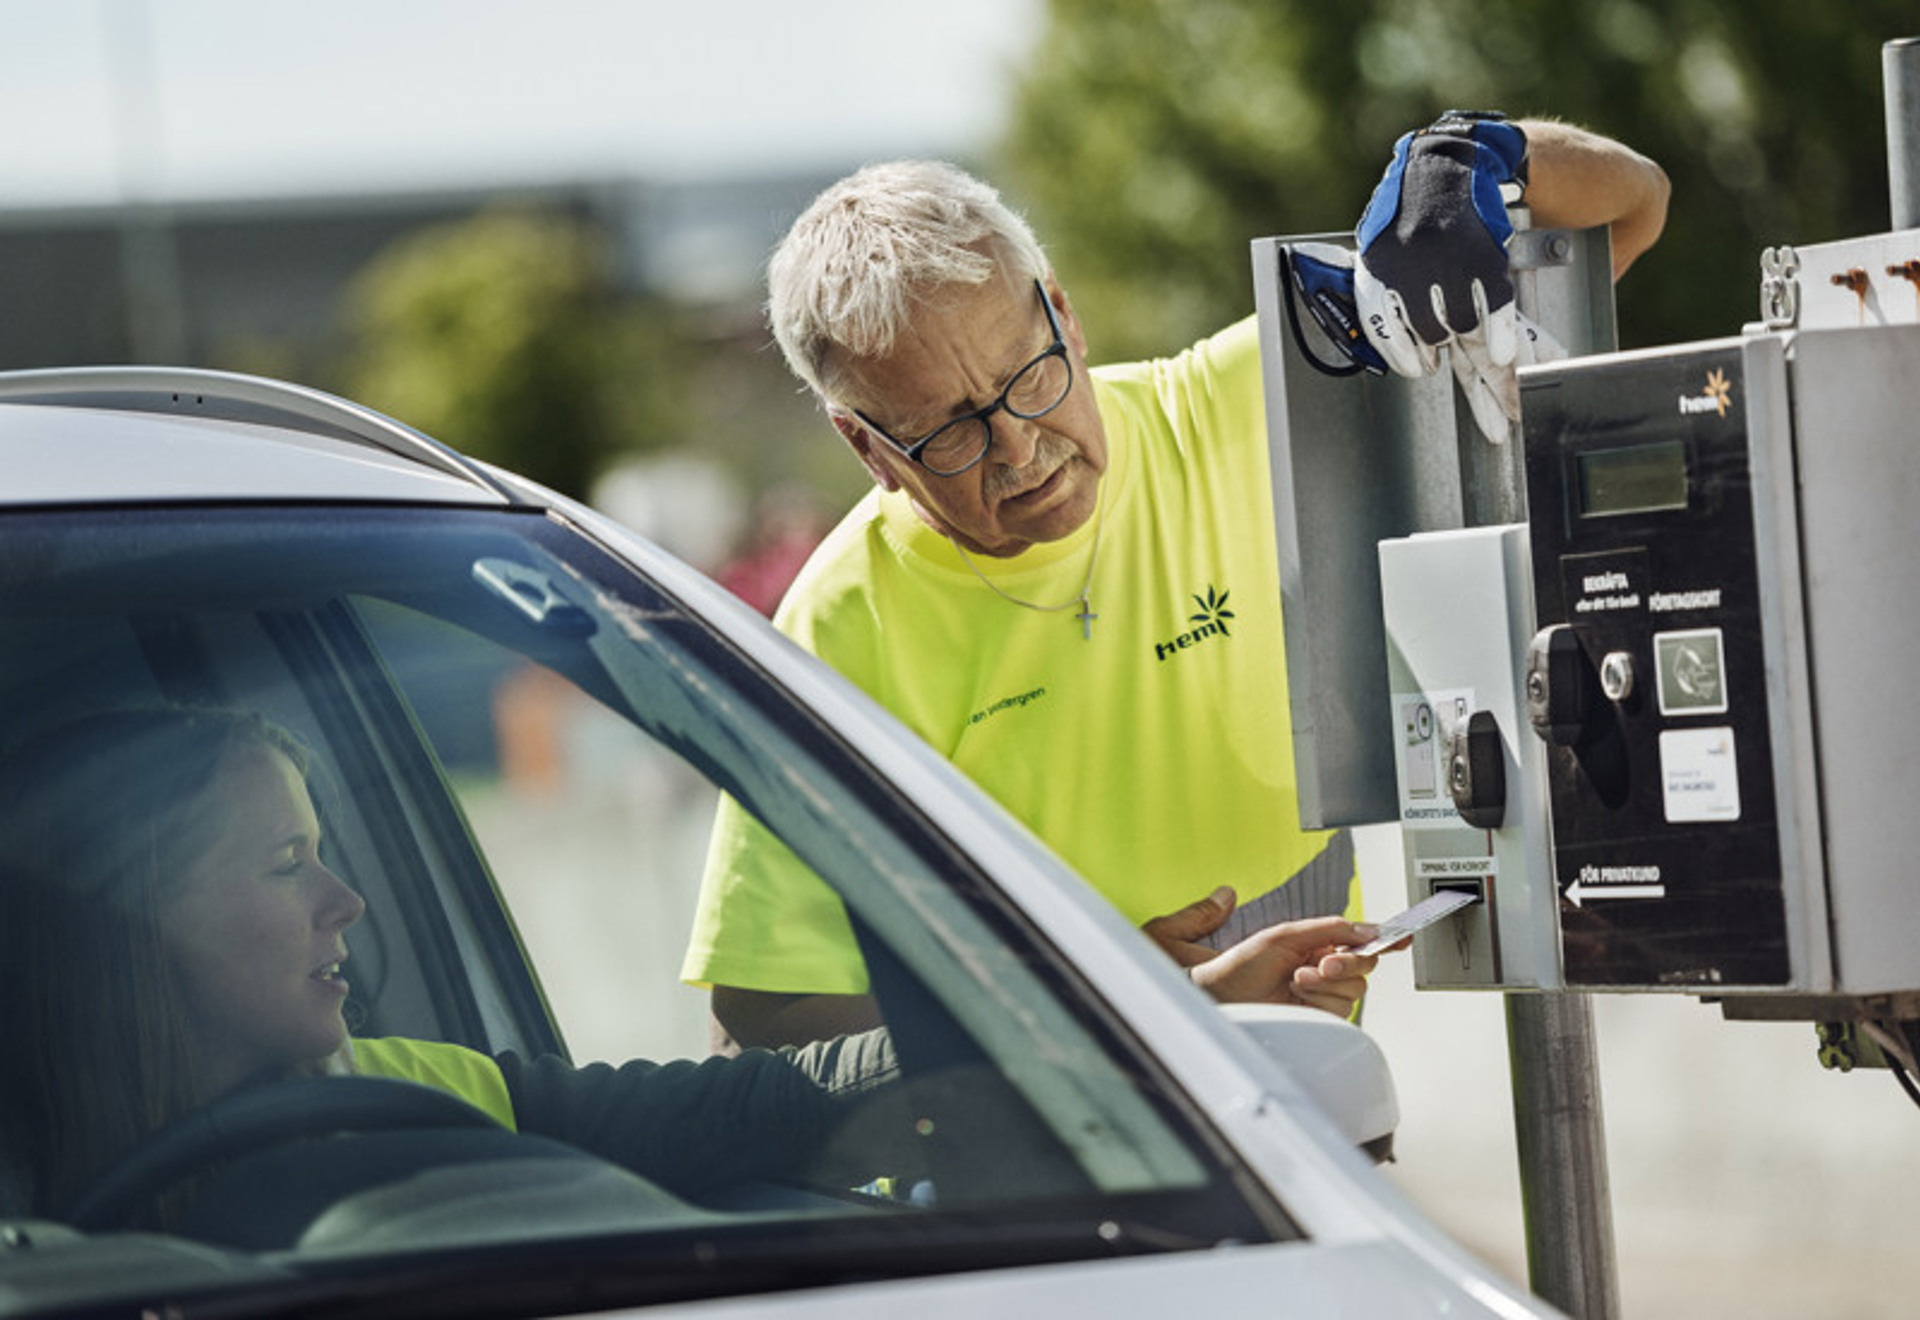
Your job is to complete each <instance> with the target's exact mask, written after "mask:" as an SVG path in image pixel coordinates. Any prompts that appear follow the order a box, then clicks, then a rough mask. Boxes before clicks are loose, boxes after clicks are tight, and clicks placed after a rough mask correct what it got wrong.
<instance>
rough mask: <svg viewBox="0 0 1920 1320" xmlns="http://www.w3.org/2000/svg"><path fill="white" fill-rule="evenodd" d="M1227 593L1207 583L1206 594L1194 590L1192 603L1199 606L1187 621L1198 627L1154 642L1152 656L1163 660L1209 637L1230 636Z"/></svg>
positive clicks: (1230, 613) (1229, 611)
mask: <svg viewBox="0 0 1920 1320" xmlns="http://www.w3.org/2000/svg"><path fill="white" fill-rule="evenodd" d="M1228 594H1229V593H1227V592H1224V591H1216V590H1215V589H1214V587H1213V586H1212V584H1208V586H1207V594H1206V595H1204V596H1202V595H1200V594H1199V593H1198V592H1195V593H1194V597H1193V603H1194V604H1196V605H1198V606H1199V607H1200V608H1199V610H1198V611H1197V612H1196V613H1193V614H1189V615H1188V616H1187V622H1188V623H1194V624H1198V625H1199V627H1197V628H1190V629H1188V630H1187V631H1186V632H1183V633H1181V634H1180V635H1179V636H1178V637H1175V638H1174V639H1173V640H1171V641H1166V642H1156V643H1154V647H1153V655H1154V658H1155V659H1156V660H1163V661H1164V660H1166V659H1167V658H1168V657H1169V656H1173V655H1176V654H1178V653H1179V652H1181V651H1184V650H1187V649H1188V648H1190V647H1194V646H1198V645H1199V644H1200V643H1202V642H1204V641H1206V640H1207V639H1209V638H1212V637H1231V636H1232V635H1233V634H1232V633H1230V632H1228V631H1227V620H1228V619H1231V618H1232V617H1233V611H1232V610H1230V609H1228V608H1227V596H1228Z"/></svg>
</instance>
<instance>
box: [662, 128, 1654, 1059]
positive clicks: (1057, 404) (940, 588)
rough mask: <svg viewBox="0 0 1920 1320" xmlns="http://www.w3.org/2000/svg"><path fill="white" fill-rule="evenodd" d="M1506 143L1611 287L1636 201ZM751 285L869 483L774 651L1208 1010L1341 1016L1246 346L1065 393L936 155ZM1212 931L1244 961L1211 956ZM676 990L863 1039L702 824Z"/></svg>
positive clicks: (835, 908) (1039, 268)
mask: <svg viewBox="0 0 1920 1320" xmlns="http://www.w3.org/2000/svg"><path fill="white" fill-rule="evenodd" d="M1519 127H1521V129H1522V130H1523V131H1524V133H1525V135H1526V142H1527V143H1528V144H1530V147H1531V152H1530V156H1531V184H1530V187H1531V192H1530V194H1529V198H1528V200H1529V202H1530V204H1531V206H1532V208H1533V214H1534V216H1535V218H1536V220H1537V221H1538V222H1539V223H1540V224H1542V225H1546V226H1553V227H1575V228H1584V227H1587V226H1591V225H1596V224H1611V225H1612V226H1613V236H1614V243H1615V255H1616V273H1617V272H1618V271H1621V270H1624V269H1625V267H1626V265H1627V264H1628V263H1630V262H1631V261H1632V259H1633V257H1634V256H1636V255H1638V253H1639V252H1640V251H1642V250H1644V249H1645V248H1646V247H1647V246H1648V245H1650V244H1651V243H1652V241H1653V240H1654V238H1655V237H1657V235H1658V233H1659V230H1660V228H1661V225H1662V223H1663V221H1664V215H1665V199H1666V180H1665V176H1664V175H1663V174H1662V173H1661V172H1660V170H1659V168H1658V167H1657V166H1655V165H1654V164H1653V163H1652V162H1650V161H1647V160H1645V159H1644V158H1642V157H1640V156H1638V155H1636V154H1635V153H1633V152H1631V151H1629V150H1627V149H1626V148H1624V147H1621V146H1619V145H1617V144H1615V143H1612V142H1610V141H1608V140H1606V139H1604V138H1599V137H1595V136H1593V135H1591V134H1588V133H1585V132H1583V131H1581V130H1577V129H1573V128H1570V127H1567V126H1563V125H1557V124H1551V123H1542V122H1530V123H1526V124H1523V125H1520V126H1519ZM1523 177H1524V172H1523ZM769 289H770V309H771V317H772V322H773V329H774V333H775V335H776V337H777V338H778V340H779V342H780V346H781V348H782V350H783V351H784V352H785V354H786V358H787V361H788V363H789V365H790V366H791V367H792V369H793V370H794V372H795V374H796V375H798V376H799V378H800V379H801V380H802V381H803V382H805V384H806V385H807V386H808V387H809V388H810V389H812V390H813V392H814V393H815V394H816V396H817V397H818V398H819V399H820V401H821V403H822V405H823V407H824V408H825V410H826V413H827V416H828V418H829V419H830V421H831V422H832V424H833V426H834V428H835V429H836V430H837V431H838V432H839V433H840V435H841V436H842V438H844V439H845V440H846V442H847V444H848V446H849V447H850V448H851V449H852V450H853V453H854V455H855V457H857V458H858V459H859V460H860V462H861V463H862V464H863V465H864V466H865V467H866V469H867V472H868V474H869V475H870V476H871V478H872V479H873V483H874V487H875V489H874V490H873V491H872V492H870V493H869V494H868V496H867V497H866V498H865V499H863V500H862V501H861V502H860V503H859V504H858V505H857V506H856V507H855V508H854V509H853V510H852V512H851V513H849V514H848V515H847V517H846V518H845V519H844V520H843V521H842V522H841V523H840V525H839V526H838V527H837V528H836V529H835V530H834V531H833V532H832V533H831V534H830V535H829V536H828V537H827V538H826V540H825V541H824V542H823V543H822V545H821V546H820V548H819V549H818V551H816V553H815V554H814V555H813V557H812V559H811V560H810V561H809V563H808V565H807V567H806V568H805V569H804V570H803V571H802V573H801V575H800V577H799V579H798V580H797V581H796V583H795V585H794V587H793V589H792V591H791V592H790V593H789V594H788V596H787V598H786V600H785V602H784V603H783V605H782V607H781V609H780V612H779V614H778V616H777V623H778V625H779V626H780V627H781V628H782V630H783V631H785V632H786V633H787V634H788V635H790V636H791V637H793V638H794V639H795V640H796V641H798V642H799V643H800V644H801V645H802V646H804V647H806V648H807V649H809V650H811V651H812V652H814V653H815V654H817V655H819V656H820V657H822V658H823V659H825V660H827V661H828V662H829V663H831V664H832V665H834V666H835V667H836V668H838V669H840V670H841V671H842V672H843V673H845V674H846V675H847V676H848V677H850V678H851V679H852V680H853V681H854V682H856V683H858V684H859V685H860V686H862V687H863V688H864V689H865V690H866V691H868V692H869V693H870V694H872V695H873V696H874V697H875V698H876V699H877V700H879V701H880V702H881V703H882V704H883V705H885V706H887V707H888V708H889V709H890V710H892V711H893V712H894V713H895V714H896V715H898V716H899V717H900V718H901V719H902V720H904V721H905V722H906V724H907V725H908V726H909V727H911V728H912V729H914V730H915V731H916V732H917V733H919V734H920V735H921V736H922V737H923V738H925V739H926V740H927V742H929V743H930V744H931V745H932V746H933V747H934V748H936V749H937V750H939V751H940V752H942V753H943V754H945V755H946V756H948V757H949V758H951V759H952V760H953V761H954V762H955V763H956V764H957V765H958V766H960V767H961V768H962V769H963V770H965V771H966V772H967V773H968V774H969V775H970V776H971V777H972V778H973V779H974V780H975V781H976V782H978V783H979V784H980V785H981V786H982V787H984V788H985V789H986V790H987V791H988V792H989V793H991V794H992V795H993V796H994V797H995V798H997V799H998V800H999V801H1000V802H1001V803H1003V804H1004V805H1005V806H1007V807H1008V808H1009V809H1010V810H1011V811H1012V812H1013V813H1014V814H1015V815H1016V816H1018V817H1020V818H1021V819H1022V820H1024V821H1025V822H1026V823H1027V824H1028V825H1029V826H1031V827H1032V828H1033V829H1034V831H1035V832H1036V833H1037V834H1039V835H1040V837H1042V838H1043V839H1045V840H1046V841H1047V842H1048V843H1049V844H1050V845H1051V846H1052V847H1053V848H1054V850H1055V851H1056V852H1058V853H1059V854H1060V855H1061V856H1062V857H1063V858H1064V859H1065V860H1066V861H1067V862H1069V863H1070V864H1072V865H1073V866H1074V867H1075V869H1076V870H1078V871H1079V872H1080V874H1082V875H1083V876H1085V877H1086V878H1087V880H1088V881H1089V882H1090V883H1092V884H1093V885H1094V886H1095V887H1096V888H1098V889H1099V890H1100V891H1101V892H1102V893H1103V894H1105V895H1106V896H1107V897H1108V898H1109V899H1110V900H1111V901H1112V902H1113V903H1114V904H1115V905H1116V906H1117V907H1118V908H1119V909H1120V910H1121V912H1122V913H1124V914H1125V915H1126V916H1127V917H1128V918H1130V919H1131V920H1133V921H1134V922H1136V923H1139V924H1142V925H1143V926H1144V928H1145V929H1146V931H1147V933H1148V934H1149V935H1151V936H1152V937H1154V938H1155V939H1156V940H1158V941H1159V942H1160V944H1161V945H1162V946H1163V947H1164V948H1166V949H1167V951H1168V952H1169V953H1170V954H1171V955H1172V956H1174V957H1175V958H1176V959H1177V960H1178V961H1180V962H1181V963H1182V965H1184V966H1186V967H1187V968H1188V969H1189V972H1190V974H1191V975H1192V977H1193V979H1194V980H1195V981H1196V982H1197V983H1198V984H1199V985H1201V986H1202V987H1203V988H1205V989H1206V990H1208V991H1209V992H1210V993H1212V994H1213V995H1214V996H1215V997H1216V998H1218V999H1222V1000H1272V1001H1278V1002H1293V1003H1304V1004H1311V1005H1314V1006H1317V1007H1321V1008H1325V1009H1327V1010H1329V1011H1333V1012H1340V1013H1346V1012H1349V1011H1350V1010H1351V1009H1352V1007H1353V1005H1354V1004H1355V1003H1356V1002H1357V1000H1358V998H1359V996H1360V994H1361V992H1362V991H1363V990H1364V986H1365V978H1366V975H1367V974H1368V973H1369V972H1370V971H1371V970H1372V967H1373V964H1374V960H1373V959H1372V958H1370V957H1360V956H1358V955H1354V954H1351V953H1346V952H1343V951H1342V950H1343V949H1345V948H1346V947H1348V946H1351V945H1354V944H1357V943H1359V942H1361V941H1362V940H1364V939H1365V938H1366V937H1367V935H1368V931H1369V928H1367V927H1365V926H1361V925H1356V924H1354V921H1353V920H1350V919H1349V918H1357V917H1358V911H1359V886H1358V884H1357V880H1356V877H1355V873H1354V866H1353V851H1352V847H1351V843H1350V841H1349V839H1348V837H1347V835H1346V833H1345V832H1344V831H1333V832H1310V831H1306V830H1303V829H1302V827H1301V825H1300V823H1299V819H1298V811H1297V806H1296V801H1295V794H1294V770H1293V754H1292V744H1291V738H1290V734H1289V727H1288V707H1287V693H1286V676H1285V673H1284V672H1283V668H1282V648H1281V624H1280V590H1279V582H1278V567H1277V554H1276V550H1275V535H1274V526H1273V508H1272V503H1271V497H1270V485H1269V479H1268V472H1267V447H1266V433H1265V423H1264V416H1263V403H1262V390H1261V381H1260V355H1259V344H1258V342H1257V337H1256V332H1255V329H1254V325H1253V321H1252V319H1251V318H1248V319H1247V320H1244V321H1242V322H1240V323H1238V324H1236V325H1234V326H1231V327H1229V328H1228V329H1226V330H1225V331H1222V332H1221V333H1219V334H1217V335H1215V336H1213V337H1211V338H1209V339H1207V340H1204V341H1202V342H1201V343H1199V344H1197V345H1195V346H1194V347H1193V348H1191V349H1189V350H1187V351H1186V352H1185V353H1183V354H1181V355H1179V356H1178V357H1175V358H1171V359H1167V360H1163V361H1156V362H1147V363H1139V364H1132V365H1124V366H1109V367H1101V368H1098V369H1090V368H1089V366H1088V335H1087V332H1086V330H1085V328H1084V327H1083V326H1082V324H1081V322H1080V319H1079V317H1078V316H1077V315H1076V314H1075V311H1074V308H1073V305H1072V303H1071V302H1070V301H1069V299H1068V297H1067V294H1066V291H1065V290H1064V289H1063V288H1062V287H1061V286H1060V283H1059V281H1058V280H1057V279H1056V278H1055V277H1054V274H1053V271H1052V269H1051V267H1050V265H1049V264H1048V262H1047V260H1046V257H1045V255H1044V254H1043V252H1042V250H1041V248H1040V245H1039V244H1038V242H1037V241H1036V240H1035V238H1034V235H1033V233H1032V232H1031V231H1030V229H1029V228H1028V227H1027V225H1026V224H1025V223H1024V221H1022V220H1021V219H1020V218H1019V217H1017V216H1015V215H1014V214H1013V213H1012V212H1011V211H1009V210H1008V208H1007V207H1006V206H1005V205H1003V204H1002V202H1001V200H1000V198H999V197H998V196H997V194H996V193H995V192H994V191H993V189H991V188H990V187H989V186H987V185H986V184H984V183H982V182H981V181H979V180H977V179H975V178H973V177H971V176H969V175H967V174H965V173H964V172H962V171H960V170H958V169H955V168H953V167H952V166H949V165H944V164H939V163H935V162H915V161H907V162H897V163H893V164H887V165H878V166H872V167H869V168H867V169H864V170H862V171H860V172H858V173H856V174H854V175H852V176H850V177H849V178H847V179H845V180H842V181H841V182H840V183H838V184H835V185H834V186H832V187H830V188H829V189H827V190H826V192H824V193H823V194H821V196H820V197H819V198H817V199H816V200H815V201H814V203H813V204H812V205H811V207H810V208H809V209H808V210H807V211H806V212H805V213H804V214H803V215H802V216H801V217H800V218H799V219H798V220H797V221H796V222H795V224H794V225H793V227H792V229H791V231H790V232H789V233H788V235H787V237H786V238H785V240H784V241H783V242H782V244H781V246H780V248H779V250H778V251H777V253H776V254H775V256H774V258H773V261H772V264H771V268H770V272H769ZM1475 296H1476V298H1477V297H1479V296H1480V295H1479V294H1478V293H1477V292H1476V295H1475ZM1236 905H1239V906H1240V908H1241V912H1240V914H1239V917H1238V919H1237V920H1236V921H1235V922H1234V927H1233V932H1232V933H1233V934H1234V935H1236V936H1244V938H1238V939H1236V940H1226V939H1221V938H1219V935H1220V934H1224V933H1225V932H1224V931H1223V930H1222V928H1223V927H1226V926H1227V924H1228V922H1229V918H1230V917H1234V916H1235V908H1236ZM1342 914H1344V915H1342ZM1249 930H1251V932H1252V933H1251V934H1248V933H1247V932H1248V931H1249ZM1209 936H1213V937H1214V938H1213V939H1212V940H1208V938H1207V937H1209ZM1215 945H1218V946H1222V947H1214V946H1215ZM684 975H685V977H686V979H688V980H689V981H690V982H693V983H695V984H703V985H708V986H711V987H712V991H713V998H712V1005H713V1011H714V1017H715V1022H716V1027H717V1033H716V1034H717V1037H718V1038H719V1039H721V1040H722V1042H723V1043H724V1042H725V1040H726V1039H727V1038H730V1039H731V1040H732V1041H733V1042H737V1043H738V1044H742V1045H760V1044H776V1043H785V1042H796V1041H805V1040H810V1039H816V1038H821V1037H825V1036H830V1035H833V1034H837V1033H840V1032H845V1031H849V1030H855V1029H859V1028H863V1027H865V1026H868V1025H871V1024H872V1023H873V1022H874V1021H875V1020H876V1019H875V1016H874V1009H873V1005H872V1003H871V1001H870V1000H869V999H868V998H867V996H866V990H867V982H866V973H865V968H864V965H863V964H862V962H861V958H860V955H859V951H858V949H857V947H856V945H855V942H854V938H853V934H852V931H851V928H850V926H849V923H848V920H847V917H846V913H845V911H844V910H843V909H842V908H841V906H840V905H839V903H838V901H837V900H836V899H835V897H834V896H833V894H832V893H831V891H830V890H829V889H828V888H827V887H826V886H825V885H824V884H822V883H821V882H820V881H819V880H818V879H817V878H816V877H814V876H812V875H811V874H809V873H808V872H806V871H805V869H804V868H803V867H801V866H800V865H799V864H798V863H797V862H796V861H795V860H794V859H793V858H792V857H791V856H790V855H788V854H786V853H784V852H783V851H782V850H781V849H779V848H778V846H777V845H774V844H772V843H771V842H770V841H769V840H768V839H767V837H766V836H765V835H764V834H763V833H761V832H760V831H759V830H758V828H757V827H756V826H755V825H754V824H753V823H752V822H751V821H750V820H749V819H747V818H746V816H745V815H744V813H742V812H740V811H739V810H737V809H736V808H735V807H734V806H733V805H732V804H731V803H727V804H725V805H724V806H723V808H722V813H721V817H720V819H719V820H718V822H717V823H716V831H715V839H714V846H713V849H712V852H711V854H710V857H709V862H708V873H707V876H706V881H705V885H704V888H703V891H702V896H701V908H700V913H699V916H698V919H697V922H696V927H695V931H694V934H693V939H692V942H691V946H690V948H689V952H688V956H687V961H686V964H685V969H684Z"/></svg>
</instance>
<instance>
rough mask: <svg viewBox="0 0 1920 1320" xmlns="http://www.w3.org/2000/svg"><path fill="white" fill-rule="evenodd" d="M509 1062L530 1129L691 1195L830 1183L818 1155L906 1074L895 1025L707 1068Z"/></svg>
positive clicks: (522, 1120) (518, 1107)
mask: <svg viewBox="0 0 1920 1320" xmlns="http://www.w3.org/2000/svg"><path fill="white" fill-rule="evenodd" d="M497 1062H498V1063H499V1065H500V1071H501V1073H502V1075H504V1076H505V1078H506V1081H507V1092H508V1094H509V1096H510V1097H511V1098H512V1100H513V1113H514V1121H515V1123H516V1124H517V1125H518V1127H519V1129H520V1131H522V1132H526V1133H531V1134H535V1135H539V1136H544V1137H552V1138H554V1139H555V1140H558V1141H564V1142H566V1143H568V1144H569V1145H573V1146H578V1147H579V1148H580V1149H582V1150H585V1151H587V1152H589V1153H590V1154H594V1155H598V1156H599V1157H601V1158H602V1159H605V1160H610V1161H612V1162H613V1163H615V1164H618V1165H620V1166H622V1167H623V1168H627V1169H631V1170H632V1171H633V1172H635V1173H637V1174H640V1175H641V1176H642V1177H645V1178H649V1179H652V1180H653V1181H654V1182H656V1183H658V1184H660V1185H661V1186H662V1187H665V1188H666V1189H667V1190H668V1191H671V1192H677V1193H679V1194H681V1195H695V1194H698V1193H699V1192H701V1191H704V1190H706V1189H708V1188H712V1187H720V1186H725V1185H726V1184H728V1183H734V1182H741V1181H744V1180H748V1179H756V1178H774V1179H792V1178H799V1177H802V1176H808V1177H818V1176H819V1175H820V1174H821V1173H822V1170H821V1169H820V1168H819V1166H818V1162H817V1156H818V1155H819V1154H820V1152H821V1151H822V1150H823V1149H824V1148H825V1147H826V1145H827V1139H828V1137H829V1136H830V1135H831V1134H832V1133H833V1132H834V1130H835V1128H836V1127H837V1125H838V1124H839V1123H840V1122H841V1121H842V1120H843V1119H844V1118H845V1117H846V1116H847V1115H848V1112H849V1111H850V1108H851V1106H852V1105H853V1104H854V1103H855V1102H856V1101H857V1100H858V1099H859V1098H860V1097H861V1096H863V1095H866V1094H869V1093H871V1092H873V1091H876V1090H879V1089H881V1088H883V1087H885V1086H886V1085H888V1084H889V1083H890V1082H892V1081H893V1080H894V1078H895V1077H896V1076H897V1074H898V1065H897V1063H896V1062H895V1059H894V1054H893V1044H892V1041H891V1040H890V1039H889V1038H888V1036H887V1033H886V1032H885V1031H884V1030H880V1031H869V1032H865V1033H862V1034H860V1035H857V1036H843V1037H841V1038H839V1039H837V1040H831V1041H822V1042H819V1043H816V1044H813V1045H808V1046H806V1047H805V1048H803V1049H797V1050H796V1049H791V1048H788V1049H780V1050H746V1051H743V1052H742V1053H741V1054H739V1055H737V1056H734V1057H731V1058H725V1057H714V1058H709V1059H702V1060H699V1061H697V1062H696V1061H694V1060H690V1059H681V1060H676V1061H675V1062H672V1063H648V1062H645V1061H635V1062H632V1063H626V1064H622V1065H620V1066H619V1067H614V1066H612V1065H610V1064H605V1063H591V1064H587V1065H586V1066H585V1067H575V1066H574V1065H572V1064H570V1063H568V1062H567V1061H566V1060H564V1059H561V1058H559V1057H557V1056H554V1055H543V1056H541V1057H539V1058H536V1059H531V1060H523V1059H522V1058H520V1056H518V1055H516V1054H511V1053H509V1054H503V1055H500V1056H499V1057H498V1059H497ZM836 1172H841V1171H836ZM844 1173H846V1174H848V1175H852V1176H857V1174H856V1173H855V1171H853V1170H845V1171H844Z"/></svg>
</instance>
